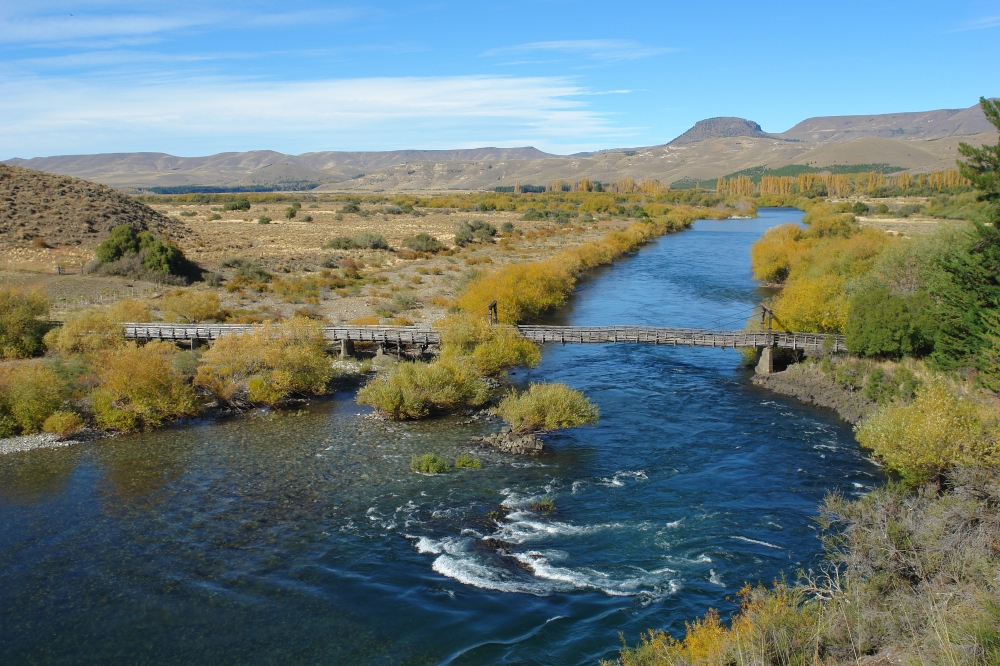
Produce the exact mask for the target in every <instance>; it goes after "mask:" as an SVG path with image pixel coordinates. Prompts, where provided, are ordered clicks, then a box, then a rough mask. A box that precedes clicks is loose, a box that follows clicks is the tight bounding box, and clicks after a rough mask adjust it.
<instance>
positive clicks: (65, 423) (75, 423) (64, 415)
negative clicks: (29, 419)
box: [42, 412, 86, 437]
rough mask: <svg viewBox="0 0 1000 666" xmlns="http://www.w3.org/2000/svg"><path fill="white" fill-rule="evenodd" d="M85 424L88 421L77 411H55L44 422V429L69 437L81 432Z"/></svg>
mask: <svg viewBox="0 0 1000 666" xmlns="http://www.w3.org/2000/svg"><path fill="white" fill-rule="evenodd" d="M84 425H86V421H84V420H83V417H82V416H80V415H79V414H77V413H75V412H53V413H52V414H51V415H50V416H49V417H48V418H47V419H45V423H44V424H42V431H44V432H51V433H55V434H57V435H59V436H60V437H69V436H70V435H75V434H76V433H78V432H80V431H81V430H82V429H83V426H84Z"/></svg>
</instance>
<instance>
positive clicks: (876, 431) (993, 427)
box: [855, 377, 1000, 481]
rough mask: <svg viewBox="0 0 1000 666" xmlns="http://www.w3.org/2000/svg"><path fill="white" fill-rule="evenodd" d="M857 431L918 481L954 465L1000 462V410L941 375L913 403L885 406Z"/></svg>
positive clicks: (867, 443)
mask: <svg viewBox="0 0 1000 666" xmlns="http://www.w3.org/2000/svg"><path fill="white" fill-rule="evenodd" d="M855 433H856V435H857V439H858V442H860V443H861V445H862V446H864V447H866V448H869V449H871V450H873V451H874V452H875V453H876V454H877V455H878V456H879V457H880V458H882V459H884V460H885V461H886V463H887V464H888V465H889V467H891V468H892V469H894V470H896V471H898V472H900V473H902V474H903V475H904V476H906V477H908V478H910V479H912V480H914V481H920V480H923V479H925V478H928V477H930V476H934V475H936V474H938V473H940V472H941V471H943V470H945V469H947V468H950V467H955V466H980V467H996V466H998V465H1000V414H998V413H997V412H996V410H995V409H991V408H990V407H989V406H988V405H985V404H983V403H982V402H980V401H979V400H977V399H976V398H975V397H973V396H964V395H961V393H960V392H959V390H958V389H957V388H956V387H955V386H951V385H949V384H948V383H947V381H946V380H944V379H941V378H934V377H931V378H929V379H928V380H927V381H926V382H925V383H924V384H923V385H922V386H921V387H920V388H919V389H917V395H916V398H915V399H914V401H913V402H912V403H911V404H909V405H886V406H884V407H882V408H881V409H879V410H878V411H877V412H875V413H874V414H872V415H871V416H869V417H868V418H866V419H865V420H864V421H862V422H861V423H860V424H859V425H858V426H857V427H856V428H855Z"/></svg>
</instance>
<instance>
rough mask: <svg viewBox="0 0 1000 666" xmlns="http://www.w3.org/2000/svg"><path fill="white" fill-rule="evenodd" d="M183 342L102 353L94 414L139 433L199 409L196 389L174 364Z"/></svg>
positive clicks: (101, 421) (108, 424)
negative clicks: (193, 388)
mask: <svg viewBox="0 0 1000 666" xmlns="http://www.w3.org/2000/svg"><path fill="white" fill-rule="evenodd" d="M177 351H178V350H177V347H176V346H175V345H173V344H171V343H169V342H160V341H154V342H150V343H148V344H146V345H142V346H139V345H135V344H129V345H126V346H125V347H122V348H120V349H107V350H104V351H102V352H101V353H100V357H99V359H100V360H99V363H97V364H95V365H96V367H95V370H96V372H97V377H98V388H97V390H95V391H94V392H93V393H92V394H91V403H92V405H93V408H94V418H95V420H96V421H97V424H98V425H99V426H100V427H102V428H106V429H110V430H118V431H120V432H134V431H136V430H143V429H145V428H150V427H155V426H158V425H160V424H162V423H163V422H164V421H166V420H168V419H174V418H180V417H182V416H193V415H194V414H196V413H197V412H198V402H197V400H196V398H195V395H194V391H193V390H192V389H191V387H190V386H189V385H188V384H187V383H186V382H185V381H184V377H183V376H182V375H181V373H180V372H178V371H177V370H176V369H174V365H173V361H174V356H175V355H176V354H177Z"/></svg>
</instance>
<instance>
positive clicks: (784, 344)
mask: <svg viewBox="0 0 1000 666" xmlns="http://www.w3.org/2000/svg"><path fill="white" fill-rule="evenodd" d="M123 326H124V329H125V337H126V338H127V339H129V340H175V341H178V342H180V341H204V342H209V341H211V340H217V339H218V338H220V337H222V336H223V335H230V334H242V333H249V332H251V331H253V330H256V329H257V328H258V326H257V325H254V324H163V323H128V324H124V325H123ZM517 329H518V330H519V331H520V332H521V335H523V336H524V337H526V338H527V339H529V340H532V341H534V342H537V343H540V344H544V343H547V342H558V343H561V344H609V343H610V344H615V343H618V344H630V343H631V344H647V345H667V346H672V347H712V348H715V349H726V348H732V349H735V348H739V347H758V348H762V349H766V348H775V349H791V350H802V351H820V350H824V351H827V352H843V351H847V346H846V345H845V343H844V338H843V337H841V336H839V335H824V334H819V333H791V332H785V331H773V330H760V331H748V330H708V329H695V328H665V327H660V326H533V325H522V326H518V327H517ZM323 335H324V336H325V337H326V339H327V340H329V341H330V342H347V343H354V342H368V343H375V344H378V345H379V346H381V347H397V348H399V347H407V348H410V347H420V348H427V347H429V346H431V345H437V344H440V343H441V336H440V334H439V333H438V331H436V330H434V329H433V328H426V327H419V326H360V325H358V326H353V325H343V326H329V325H328V326H323Z"/></svg>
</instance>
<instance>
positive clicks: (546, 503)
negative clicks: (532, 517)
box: [528, 497, 556, 513]
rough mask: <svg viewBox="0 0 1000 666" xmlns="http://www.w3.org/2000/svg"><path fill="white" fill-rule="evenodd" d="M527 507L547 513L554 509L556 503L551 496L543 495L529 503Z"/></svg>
mask: <svg viewBox="0 0 1000 666" xmlns="http://www.w3.org/2000/svg"><path fill="white" fill-rule="evenodd" d="M528 508H529V509H531V510H532V511H539V512H543V513H549V512H551V511H555V510H556V503H555V501H554V500H553V499H552V498H551V497H543V498H542V499H540V500H537V501H534V502H532V503H531V504H529V505H528Z"/></svg>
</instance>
